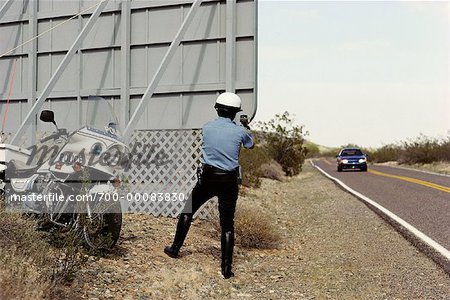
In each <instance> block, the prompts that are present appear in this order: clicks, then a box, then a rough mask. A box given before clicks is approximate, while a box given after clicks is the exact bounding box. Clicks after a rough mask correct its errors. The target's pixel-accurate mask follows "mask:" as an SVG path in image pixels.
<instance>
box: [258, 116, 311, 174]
mask: <svg viewBox="0 0 450 300" xmlns="http://www.w3.org/2000/svg"><path fill="white" fill-rule="evenodd" d="M258 126H259V128H260V129H261V131H262V132H263V136H264V138H263V141H262V142H263V144H264V147H266V148H267V151H268V154H269V156H270V157H271V158H273V159H274V160H275V161H276V162H278V163H279V164H280V165H281V167H282V168H283V171H284V172H285V174H286V175H287V176H294V175H298V174H299V173H300V172H301V170H302V165H303V163H304V161H305V157H306V149H305V147H303V143H304V138H303V136H304V133H303V126H298V125H295V124H294V119H293V118H292V117H291V116H290V114H289V113H288V112H284V113H283V114H282V115H279V114H277V115H275V118H273V119H271V120H270V121H268V122H260V123H259V124H258Z"/></svg>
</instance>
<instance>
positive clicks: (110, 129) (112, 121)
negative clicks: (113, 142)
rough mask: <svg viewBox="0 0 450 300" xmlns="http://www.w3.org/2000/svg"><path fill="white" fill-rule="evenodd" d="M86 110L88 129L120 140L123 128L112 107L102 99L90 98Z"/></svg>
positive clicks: (97, 97)
mask: <svg viewBox="0 0 450 300" xmlns="http://www.w3.org/2000/svg"><path fill="white" fill-rule="evenodd" d="M87 101H88V105H87V110H86V127H87V128H88V129H90V130H93V131H95V132H98V133H102V134H106V135H108V136H111V137H114V138H118V139H120V138H121V137H122V135H121V128H120V126H119V121H118V118H117V117H116V115H115V114H114V110H113V107H112V105H111V104H110V103H109V102H108V101H107V100H105V99H104V98H102V97H99V96H89V98H88V99H87Z"/></svg>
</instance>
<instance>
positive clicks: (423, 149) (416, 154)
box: [398, 135, 450, 164]
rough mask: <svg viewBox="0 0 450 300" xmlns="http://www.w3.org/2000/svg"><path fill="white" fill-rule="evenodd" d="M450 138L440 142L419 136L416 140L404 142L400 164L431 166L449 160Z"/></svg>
mask: <svg viewBox="0 0 450 300" xmlns="http://www.w3.org/2000/svg"><path fill="white" fill-rule="evenodd" d="M449 144H450V137H449V138H448V139H447V140H438V139H433V138H429V137H426V136H423V135H422V136H419V137H418V138H416V139H414V140H409V141H406V142H403V144H402V146H403V152H402V154H401V156H400V157H399V160H398V162H399V163H403V164H429V163H432V162H436V161H444V160H449V156H450V154H449V152H448V150H449V149H450V146H449Z"/></svg>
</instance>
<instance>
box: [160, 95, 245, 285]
mask: <svg viewBox="0 0 450 300" xmlns="http://www.w3.org/2000/svg"><path fill="white" fill-rule="evenodd" d="M214 107H215V109H216V111H217V114H218V115H219V118H217V119H216V120H213V121H210V122H208V123H206V124H205V125H204V126H203V146H202V154H203V169H202V172H201V176H199V178H198V181H197V184H196V186H195V187H194V189H193V191H192V194H191V197H190V198H189V200H188V201H187V202H186V205H185V207H184V209H183V212H182V213H181V214H180V217H179V219H178V224H177V229H176V233H175V238H174V241H173V243H172V246H170V247H166V248H165V249H164V252H165V253H166V254H167V255H168V256H170V257H172V258H177V257H178V252H179V251H180V248H181V246H182V245H183V242H184V239H185V238H186V235H187V233H188V231H189V227H190V225H191V222H192V216H193V215H194V214H195V212H196V211H197V210H198V209H199V208H200V207H201V206H202V205H203V204H204V203H205V202H206V201H208V200H209V199H211V198H212V197H214V196H217V197H218V198H219V214H220V226H221V229H222V233H221V249H222V265H221V267H222V275H223V276H224V278H226V279H228V278H230V277H232V276H234V274H233V272H232V271H231V265H232V262H233V247H234V213H235V209H236V201H237V198H238V192H239V187H238V175H239V162H238V159H239V151H240V149H241V145H243V146H244V147H245V148H253V137H252V135H251V134H250V132H249V129H250V128H249V127H248V124H247V123H244V124H243V125H244V126H245V128H244V127H243V126H239V125H236V124H235V123H234V122H233V120H234V118H235V117H236V113H237V112H239V111H241V99H240V97H239V96H238V95H236V94H234V93H223V94H220V95H219V97H218V98H217V101H216V104H215V106H214Z"/></svg>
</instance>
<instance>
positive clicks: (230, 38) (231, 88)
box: [225, 0, 236, 93]
mask: <svg viewBox="0 0 450 300" xmlns="http://www.w3.org/2000/svg"><path fill="white" fill-rule="evenodd" d="M226 6H227V7H226V30H227V31H226V61H225V63H226V67H225V70H226V71H225V73H226V77H225V78H226V82H225V87H226V91H227V92H231V93H234V92H236V0H227V3H226Z"/></svg>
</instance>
